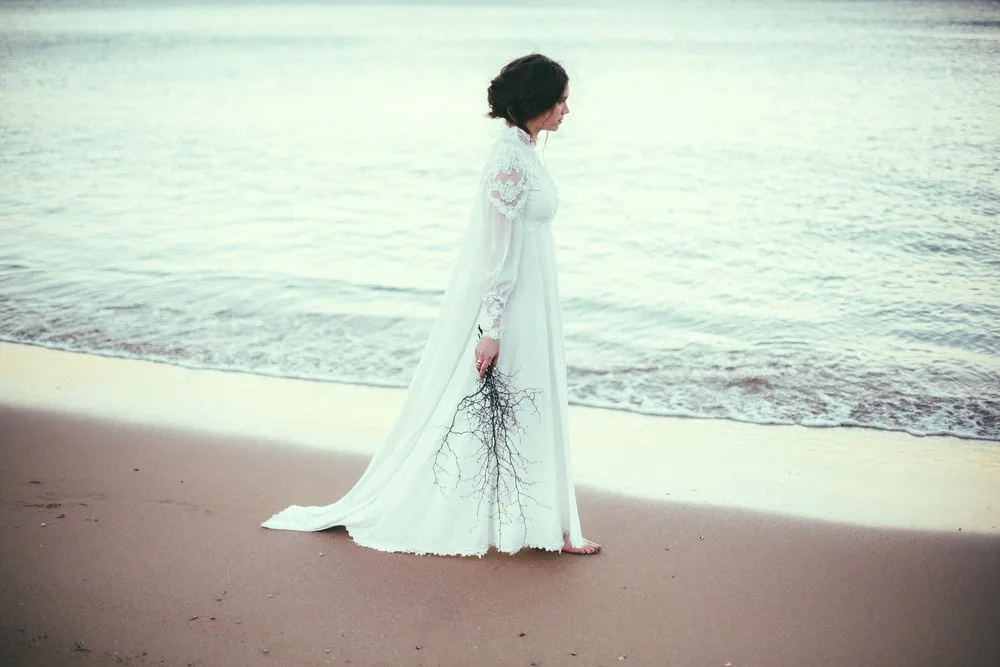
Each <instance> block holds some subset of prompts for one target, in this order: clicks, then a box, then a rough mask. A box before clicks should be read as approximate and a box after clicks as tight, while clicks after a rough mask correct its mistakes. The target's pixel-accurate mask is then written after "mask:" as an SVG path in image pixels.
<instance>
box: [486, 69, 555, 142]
mask: <svg viewBox="0 0 1000 667" xmlns="http://www.w3.org/2000/svg"><path fill="white" fill-rule="evenodd" d="M567 81H569V77H567V76H566V70H564V69H563V68H562V65H560V64H559V63H557V62H556V61H554V60H552V59H550V58H546V57H545V56H543V55H541V54H539V53H532V54H529V55H527V56H523V57H521V58H518V59H517V60H513V61H511V62H509V63H507V64H506V65H505V66H504V67H503V69H501V70H500V73H499V74H498V75H497V76H496V77H494V78H493V80H492V81H490V86H489V88H487V90H486V101H487V104H488V105H489V108H490V110H489V113H487V114H486V115H487V116H489V117H490V118H503V119H504V120H506V121H507V122H508V123H510V124H512V125H517V126H518V127H521V128H522V129H523V125H524V123H526V122H528V121H529V120H531V119H532V118H535V117H537V116H539V115H541V114H543V113H545V112H547V111H548V110H549V109H551V108H552V107H553V106H555V104H556V103H557V102H558V101H559V98H560V97H561V96H562V94H563V91H564V90H565V88H566V82H567Z"/></svg>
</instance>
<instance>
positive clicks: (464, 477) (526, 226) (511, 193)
mask: <svg viewBox="0 0 1000 667" xmlns="http://www.w3.org/2000/svg"><path fill="white" fill-rule="evenodd" d="M568 82H569V78H568V77H567V75H566V72H565V70H564V69H563V68H562V66H561V65H559V64H558V63H556V62H555V61H553V60H550V59H549V58H546V57H545V56H542V55H539V54H532V55H528V56H525V57H522V58H518V59H517V60H514V61H513V62H511V63H509V64H508V65H506V66H505V67H504V68H503V69H502V70H501V72H500V74H499V76H497V77H496V78H495V79H493V81H492V82H491V84H490V87H489V91H488V94H487V99H488V102H489V106H490V111H489V114H488V115H489V116H490V117H491V118H500V119H503V120H504V121H505V124H506V127H505V128H504V129H503V131H502V132H501V135H500V137H499V138H498V139H497V141H496V143H495V144H494V145H493V148H492V150H491V151H490V155H489V157H488V159H487V161H486V166H485V168H484V169H483V174H482V179H481V183H480V192H479V198H478V199H477V201H476V204H475V206H474V207H473V212H472V215H471V219H470V222H469V226H468V229H467V231H466V234H465V241H464V244H463V248H462V251H461V253H460V255H459V260H458V263H457V266H456V269H455V271H454V274H453V276H452V279H451V283H450V285H449V287H448V290H447V291H446V293H445V298H444V302H443V304H442V308H441V313H440V315H439V316H438V319H437V321H436V322H435V325H434V328H433V330H432V332H431V335H430V338H429V339H428V342H427V345H426V347H425V349H424V352H423V354H422V355H421V358H420V363H419V364H418V366H417V370H416V373H415V375H414V378H413V381H412V382H411V384H410V387H409V390H408V392H407V396H406V401H405V403H404V405H403V408H402V410H401V411H400V414H399V415H398V416H397V418H396V423H395V424H394V425H393V428H392V430H391V432H390V433H389V436H388V437H387V439H386V440H385V442H384V443H383V445H382V447H381V448H380V450H379V451H378V452H377V453H376V455H375V457H374V458H373V459H372V461H371V463H369V465H368V468H367V469H366V470H365V473H364V475H363V476H362V477H361V480H360V481H359V482H358V483H357V484H356V485H355V486H354V488H352V489H351V490H350V491H349V492H348V493H347V495H345V496H344V497H343V498H342V499H341V500H340V501H338V502H336V503H334V504H333V505H328V506H325V507H300V506H292V507H289V508H288V509H286V510H284V511H283V512H280V513H278V514H276V515H274V516H273V517H271V518H270V519H268V520H267V521H265V522H264V523H263V524H262V525H263V526H264V527H266V528H276V529H283V530H304V531H316V530H325V529H327V528H331V527H333V526H345V527H346V528H347V530H348V532H349V533H350V535H351V537H352V538H353V539H354V541H355V542H357V543H358V544H361V545H364V546H367V547H371V548H374V549H378V550H381V551H400V552H409V553H418V554H439V555H478V556H481V555H483V554H484V553H486V552H487V550H488V549H489V548H490V547H491V546H493V547H495V548H497V549H498V550H500V551H505V552H509V553H513V552H516V551H518V550H519V549H521V548H525V547H533V548H539V549H547V550H552V551H565V552H569V553H578V554H592V553H596V552H597V551H598V550H599V549H600V546H599V545H598V544H595V543H594V542H590V541H589V540H586V539H584V538H583V535H582V534H581V532H580V520H579V516H578V514H577V506H576V494H575V491H574V488H573V481H572V474H571V468H570V450H569V437H568V432H567V421H566V414H567V395H566V362H565V360H564V358H563V339H562V322H561V319H560V312H559V298H558V290H557V283H556V273H555V255H554V250H553V242H552V231H551V228H550V223H551V221H552V219H553V217H554V216H555V212H556V188H555V184H554V183H553V182H552V179H551V178H550V177H549V175H548V172H547V171H546V169H545V166H544V165H543V164H542V162H541V161H540V159H539V158H538V156H537V155H536V153H535V147H536V143H537V138H538V133H539V132H541V131H542V130H547V131H549V132H555V131H557V130H558V129H559V126H560V124H561V123H562V121H563V118H564V117H565V116H566V114H568V113H569V108H568V106H567V102H566V99H567V95H568ZM470 358H471V359H473V360H474V364H475V365H474V367H473V366H471V365H468V361H466V360H468V359H470Z"/></svg>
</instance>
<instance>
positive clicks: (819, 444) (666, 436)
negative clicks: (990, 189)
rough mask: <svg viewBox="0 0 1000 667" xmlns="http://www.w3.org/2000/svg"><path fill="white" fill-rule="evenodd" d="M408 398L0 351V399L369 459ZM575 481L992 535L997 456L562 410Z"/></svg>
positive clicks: (821, 433) (663, 497)
mask: <svg viewBox="0 0 1000 667" xmlns="http://www.w3.org/2000/svg"><path fill="white" fill-rule="evenodd" d="M404 397H405V390H400V389H385V388H375V387H366V386H359V385H344V384H337V383H331V382H317V381H306V380H289V379H281V378H273V377H266V376H260V375H253V374H246V373H228V372H221V371H208V370H191V369H187V368H182V367H179V366H174V365H170V364H163V363H158V362H147V361H138V360H131V359H116V358H109V357H103V356H97V355H88V354H82V353H72V352H62V351H55V350H51V349H48V348H43V347H39V346H28V345H13V344H6V343H0V405H7V406H10V407H20V408H28V409H41V410H46V411H51V412H55V413H65V414H67V415H70V416H73V415H76V416H86V417H98V418H102V419H106V420H110V421H112V422H122V423H132V424H137V425H156V426H165V427H170V428H180V429H184V430H186V431H190V432H192V433H208V434H217V435H229V436H234V437H237V438H246V437H250V438H262V439H267V440H273V441H280V442H283V443H285V444H286V445H287V446H288V447H289V448H290V449H291V448H294V447H306V448H310V449H318V450H322V451H327V452H332V453H341V454H348V455H355V456H361V457H370V456H371V455H372V454H373V453H374V451H375V450H376V449H377V448H378V446H379V445H380V444H381V442H382V439H383V438H384V437H385V435H386V434H387V433H388V430H389V428H390V426H391V423H392V420H393V419H394V417H395V414H396V413H397V411H398V409H399V407H400V406H401V404H402V401H403V398H404ZM570 437H571V439H572V442H573V456H574V459H573V466H574V479H575V481H576V483H577V484H578V485H579V486H581V487H588V488H592V489H595V490H598V491H602V492H610V493H616V494H621V495H625V496H629V497H633V498H639V499H645V500H656V501H669V502H682V503H697V504H703V505H710V506H720V507H739V508H745V509H750V510H755V511H760V512H771V513H778V514H787V515H794V516H800V517H806V518H812V519H821V520H826V521H834V522H846V523H854V524H858V525H871V526H885V527H895V528H912V529H918V530H920V529H925V530H948V531H958V530H959V529H962V530H963V531H965V532H981V533H988V534H1000V517H998V516H997V515H998V514H1000V447H997V446H995V445H993V444H992V443H988V442H983V441H977V440H966V439H959V438H950V437H947V438H939V437H915V436H910V435H907V434H903V433H891V432H884V431H875V430H868V429H860V430H858V429H816V428H810V427H800V426H776V425H768V426H764V425H755V424H745V423H741V422H733V421H724V420H697V419H672V418H664V417H651V416H647V415H640V414H635V413H628V412H622V411H616V410H604V409H598V408H584V407H580V406H571V407H570Z"/></svg>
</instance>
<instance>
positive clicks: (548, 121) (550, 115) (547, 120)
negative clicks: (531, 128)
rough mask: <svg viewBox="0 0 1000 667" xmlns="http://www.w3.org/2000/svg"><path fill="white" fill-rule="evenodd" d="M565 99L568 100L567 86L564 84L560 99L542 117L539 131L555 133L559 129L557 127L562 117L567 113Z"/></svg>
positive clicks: (567, 108) (567, 106) (567, 107)
mask: <svg viewBox="0 0 1000 667" xmlns="http://www.w3.org/2000/svg"><path fill="white" fill-rule="evenodd" d="M567 99H569V84H566V88H565V90H563V94H562V97H560V98H559V101H558V102H556V104H555V106H554V107H552V108H551V109H549V110H548V111H547V112H546V113H545V114H543V115H542V122H541V127H540V128H539V129H542V130H548V131H549V132H555V131H556V130H558V129H559V126H560V125H561V124H562V122H563V117H564V116H565V115H566V114H568V113H569V105H568V104H567V102H566V100H567Z"/></svg>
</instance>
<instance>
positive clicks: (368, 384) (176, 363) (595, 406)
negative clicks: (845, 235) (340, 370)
mask: <svg viewBox="0 0 1000 667" xmlns="http://www.w3.org/2000/svg"><path fill="white" fill-rule="evenodd" d="M4 345H10V346H17V347H33V348H39V349H42V350H50V351H52V352H65V353H67V354H83V355H87V356H93V357H101V358H103V359H113V360H120V361H138V362H142V363H149V364H157V365H162V366H170V367H176V368H183V369H185V370H190V371H207V372H212V373H230V374H236V375H249V376H253V377H262V378H271V379H275V380H288V381H292V382H315V383H319V384H335V385H341V386H346V387H365V388H370V389H386V390H390V391H405V390H406V387H405V386H402V385H398V384H380V383H378V382H372V381H362V380H336V379H329V378H321V377H308V376H305V375H282V374H278V373H268V372H266V371H253V370H246V369H241V368H213V367H209V366H198V365H195V364H188V363H183V362H182V361H180V360H165V359H146V358H141V357H133V356H128V355H126V354H118V353H114V352H109V351H102V350H87V351H80V350H71V349H67V348H62V347H57V346H52V345H46V344H44V343H37V342H22V341H8V340H4V339H0V346H4ZM569 405H570V407H571V408H584V409H588V410H607V411H609V412H623V413H626V414H633V415H639V416H642V417H653V418H655V419H695V420H704V421H723V422H731V423H734V424H747V425H750V426H764V427H767V426H776V427H795V428H805V429H858V430H861V431H874V432H876V433H889V434H892V433H899V434H903V435H908V436H911V437H914V438H950V439H953V440H959V441H965V440H971V441H974V442H993V443H997V446H998V447H1000V438H988V437H986V436H977V435H968V434H966V435H957V434H954V433H914V432H913V431H909V430H906V429H904V428H889V427H882V426H868V425H865V424H795V423H790V422H763V421H752V420H749V419H739V418H737V417H714V416H713V417H709V416H704V415H694V414H667V413H656V412H643V411H642V410H637V409H634V408H630V407H628V406H627V405H616V406H614V405H601V404H599V403H586V402H576V401H573V400H570V403H569Z"/></svg>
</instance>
